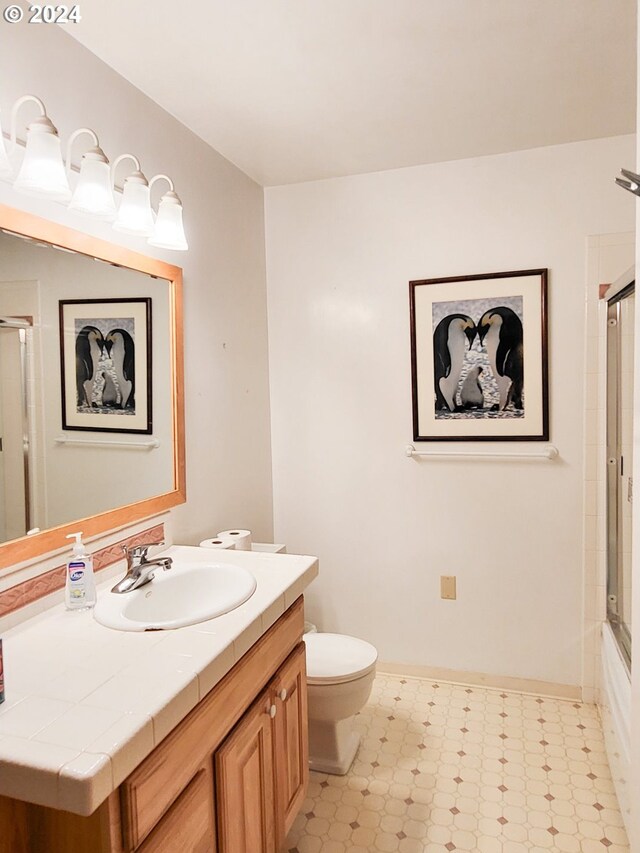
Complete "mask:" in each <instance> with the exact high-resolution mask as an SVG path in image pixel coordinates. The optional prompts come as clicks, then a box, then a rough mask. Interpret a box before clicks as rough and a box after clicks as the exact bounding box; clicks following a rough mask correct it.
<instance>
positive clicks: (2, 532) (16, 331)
mask: <svg viewBox="0 0 640 853" xmlns="http://www.w3.org/2000/svg"><path fill="white" fill-rule="evenodd" d="M32 348H33V332H32V328H31V319H30V318H26V317H25V318H24V319H21V318H18V317H0V541H2V542H5V541H7V540H8V539H16V538H17V537H19V536H24V535H25V533H26V532H27V530H29V529H30V528H31V518H32V511H31V496H32V484H31V468H30V462H29V445H30V429H31V424H30V417H31V407H30V406H29V396H28V383H27V364H28V363H29V361H30V358H31V352H32Z"/></svg>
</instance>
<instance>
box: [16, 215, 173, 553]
mask: <svg viewBox="0 0 640 853" xmlns="http://www.w3.org/2000/svg"><path fill="white" fill-rule="evenodd" d="M0 229H3V230H4V231H9V232H12V233H14V234H17V235H20V236H26V237H31V238H33V239H35V240H38V241H39V242H41V243H49V244H50V245H52V246H59V247H61V248H63V249H70V250H72V251H74V252H77V253H78V254H80V255H88V256H89V257H92V258H98V259H99V260H102V261H106V262H107V263H110V264H113V265H114V266H119V267H125V268H126V269H131V270H136V271H138V272H142V273H146V274H147V275H150V276H153V277H154V278H160V279H164V280H165V281H166V282H167V283H168V285H169V309H170V316H171V322H172V334H171V342H170V345H171V367H172V382H171V396H172V400H173V418H172V433H173V483H174V488H173V490H172V491H170V492H165V493H164V494H161V495H156V496H155V497H152V498H145V499H144V500H141V501H136V502H135V503H132V504H128V505H127V506H121V507H117V508H116V509H111V510H108V511H107V512H100V513H97V514H96V515H92V516H89V517H87V518H81V519H76V520H74V521H71V522H69V523H68V524H61V525H58V526H56V527H51V528H47V530H43V531H42V532H41V533H34V534H33V535H31V536H22V537H21V538H19V539H11V540H10V541H8V542H3V543H0V570H1V569H5V568H7V567H9V566H12V565H14V564H16V563H22V562H24V561H26V560H32V559H35V558H37V557H41V556H43V555H46V554H48V553H50V552H51V551H56V550H58V549H59V548H62V547H63V546H65V547H66V545H67V543H66V542H65V538H64V537H65V536H66V535H67V533H72V532H75V531H76V530H79V529H81V530H82V531H83V533H84V536H85V538H87V539H89V538H91V537H94V536H97V535H99V534H101V533H106V532H107V531H109V530H112V529H115V528H118V527H123V526H124V525H127V524H133V523H135V522H137V521H141V520H142V519H145V518H150V517H151V516H154V515H158V514H159V513H161V512H165V511H166V510H168V509H170V508H171V507H173V506H177V505H178V504H181V503H184V502H185V501H186V499H187V494H186V469H185V442H184V390H183V389H184V360H183V329H182V323H183V315H182V270H181V268H180V267H175V266H173V265H171V264H167V263H165V262H164V261H159V260H156V259H155V258H149V257H147V256H146V255H140V254H138V253H137V252H133V251H131V250H130V249H126V248H125V247H123V246H118V245H116V244H115V243H108V242H107V241H106V240H100V239H98V238H97V237H92V236H90V235H89V234H83V233H82V232H81V231H74V230H73V229H71V228H67V227H66V226H64V225H58V224H57V223H55V222H50V221H49V220H47V219H41V218H40V217H39V216H34V215H33V214H31V213H25V212H24V211H22V210H15V209H14V208H11V207H7V206H5V205H0Z"/></svg>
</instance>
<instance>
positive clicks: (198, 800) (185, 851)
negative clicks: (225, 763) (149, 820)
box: [138, 761, 216, 853]
mask: <svg viewBox="0 0 640 853" xmlns="http://www.w3.org/2000/svg"><path fill="white" fill-rule="evenodd" d="M212 764H213V762H212V761H209V762H207V763H206V764H204V765H203V766H202V767H201V769H200V770H199V771H198V772H197V773H196V775H195V776H194V778H193V779H192V780H191V782H189V784H188V785H187V787H186V788H185V789H184V791H183V792H182V793H181V794H180V796H179V797H178V799H177V800H176V801H175V803H174V804H173V805H172V806H171V808H170V809H169V811H168V812H167V814H166V815H165V816H164V817H163V818H162V820H161V821H160V822H159V823H158V824H157V825H156V827H155V829H153V831H152V832H151V834H150V835H149V836H148V838H147V840H146V841H145V842H144V843H143V844H142V846H141V847H139V848H138V853H176V851H177V850H179V851H180V853H216V826H215V818H214V813H213V806H214V798H213V767H212Z"/></svg>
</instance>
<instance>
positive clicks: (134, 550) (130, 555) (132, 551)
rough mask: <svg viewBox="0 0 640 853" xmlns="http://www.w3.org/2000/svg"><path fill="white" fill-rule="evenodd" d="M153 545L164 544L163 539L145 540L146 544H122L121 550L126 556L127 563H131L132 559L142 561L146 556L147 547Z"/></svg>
mask: <svg viewBox="0 0 640 853" xmlns="http://www.w3.org/2000/svg"><path fill="white" fill-rule="evenodd" d="M154 545H164V541H160V542H147V543H146V545H132V546H129V545H123V546H122V550H123V551H124V555H125V557H126V558H127V562H128V563H132V562H133V560H140V561H141V562H143V561H144V560H146V558H147V553H148V551H149V548H152V547H153V546H154Z"/></svg>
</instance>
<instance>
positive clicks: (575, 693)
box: [376, 661, 582, 702]
mask: <svg viewBox="0 0 640 853" xmlns="http://www.w3.org/2000/svg"><path fill="white" fill-rule="evenodd" d="M376 670H377V672H379V673H381V674H383V675H384V674H387V675H402V676H408V677H409V678H430V679H433V680H434V681H450V682H453V683H454V684H464V685H470V686H475V687H487V688H489V689H493V690H511V691H513V692H515V693H532V694H534V695H535V696H549V697H553V698H555V699H573V700H577V701H578V702H580V701H582V689H581V688H580V687H579V686H577V685H574V684H556V683H555V682H553V681H536V680H535V679H533V678H513V677H512V676H509V675H487V673H485V672H464V671H460V670H456V669H443V668H442V667H435V666H414V665H412V664H403V663H388V662H386V661H378V664H377V666H376Z"/></svg>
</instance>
